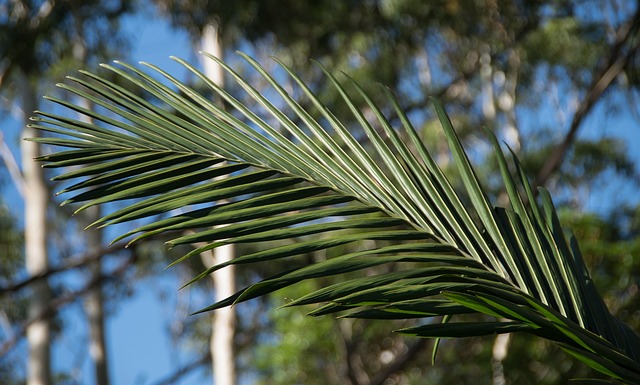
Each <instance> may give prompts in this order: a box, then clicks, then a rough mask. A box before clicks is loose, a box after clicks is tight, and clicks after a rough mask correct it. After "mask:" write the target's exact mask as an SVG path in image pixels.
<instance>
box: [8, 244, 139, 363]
mask: <svg viewBox="0 0 640 385" xmlns="http://www.w3.org/2000/svg"><path fill="white" fill-rule="evenodd" d="M136 260H137V255H136V253H131V255H130V256H129V257H128V258H127V259H126V260H125V261H124V262H122V263H121V264H120V266H118V267H117V268H116V269H114V270H113V271H111V272H109V273H108V274H102V275H99V276H96V277H94V278H93V279H92V280H90V281H89V282H87V284H86V285H85V286H84V287H83V288H81V289H80V290H76V291H71V292H68V293H65V294H63V295H61V296H59V297H57V298H54V299H53V300H51V301H50V302H49V305H48V306H47V308H46V309H44V310H43V311H42V312H40V313H39V314H36V315H34V316H33V317H30V318H28V319H26V320H25V321H23V322H22V323H21V324H20V325H19V326H18V329H17V331H16V332H15V333H14V336H15V337H14V338H11V339H9V340H6V341H4V343H3V344H2V345H0V357H1V356H3V355H5V354H6V353H7V352H8V351H9V350H11V349H12V348H13V346H15V344H16V343H17V342H18V341H19V340H20V338H21V337H22V336H24V334H25V332H26V330H27V328H28V327H29V325H31V324H33V323H34V322H37V321H39V320H42V319H46V318H49V317H52V316H53V315H54V314H55V313H56V312H57V311H59V310H60V309H61V308H62V307H63V306H65V305H67V304H69V303H72V302H74V301H75V300H77V299H78V298H80V297H82V296H84V295H85V294H87V293H88V292H90V291H91V290H92V289H93V288H95V287H97V286H98V285H101V284H103V283H104V282H105V281H108V280H113V279H114V278H115V277H118V276H120V275H122V274H124V272H125V271H126V270H127V269H128V268H129V267H130V266H131V265H133V264H134V263H135V261H136Z"/></svg>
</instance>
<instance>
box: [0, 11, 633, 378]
mask: <svg viewBox="0 0 640 385" xmlns="http://www.w3.org/2000/svg"><path fill="white" fill-rule="evenodd" d="M639 31H640V9H639V7H638V3H637V2H636V1H627V0H586V1H578V0H547V1H545V0H531V1H526V0H522V1H519V0H433V1H420V0H363V1H351V0H348V1H331V0H318V1H302V0H280V1H276V0H262V1H260V0H254V1H250V0H236V1H206V0H156V1H142V0H130V1H124V0H89V1H78V0H67V1H65V0H45V1H43V0H24V1H19V0H0V130H1V131H0V192H1V195H0V382H1V383H2V384H7V385H12V384H28V385H49V384H59V385H62V384H65V385H67V384H69V385H71V384H95V385H109V384H117V385H121V384H125V385H127V384H145V385H146V384H153V385H160V384H183V385H187V384H204V383H211V382H212V381H213V382H215V384H216V385H227V384H247V385H249V384H318V385H320V384H351V385H374V384H379V385H392V384H496V385H498V384H564V383H566V381H567V380H568V379H569V378H574V377H581V376H588V375H596V374H593V373H590V372H589V371H588V369H587V368H585V367H584V366H583V365H581V364H579V363H578V362H576V361H575V360H573V359H572V358H571V357H569V356H567V355H566V354H565V353H563V352H562V351H561V350H560V349H559V348H557V347H556V346H554V345H552V344H549V343H547V342H545V341H542V340H539V339H536V338H533V337H530V336H527V335H512V336H509V335H507V336H506V337H501V338H496V337H492V336H489V337H484V338H468V339H461V340H446V341H442V342H441V343H440V348H439V352H438V355H437V357H436V360H435V364H433V365H432V364H431V348H432V346H433V345H432V344H433V341H428V340H416V339H410V338H409V339H405V338H402V337H400V336H397V335H394V334H393V333H392V330H395V329H398V328H400V327H403V326H406V324H402V323H399V322H396V321H394V322H391V321H385V322H373V321H365V320H349V319H333V318H330V317H322V318H310V317H306V316H305V312H306V311H309V309H298V308H296V309H282V310H276V308H277V307H278V306H280V305H282V304H284V303H285V302H286V301H287V298H295V297H297V296H298V294H299V292H303V291H304V290H303V288H300V287H299V286H298V287H294V288H293V289H287V290H286V291H284V292H278V293H276V294H275V295H273V296H271V297H269V298H266V299H261V300H255V301H253V302H251V303H249V304H246V305H242V306H237V307H236V308H234V312H235V313H234V315H233V317H234V318H233V321H232V322H230V323H228V325H227V329H228V330H226V331H225V332H226V333H230V335H231V336H232V338H231V339H230V340H229V341H230V342H229V343H228V344H227V346H226V347H224V348H223V349H225V350H226V351H227V353H229V354H228V355H226V356H229V357H231V361H226V362H224V361H222V363H221V362H220V361H219V362H218V365H223V367H226V368H227V369H228V370H226V371H225V373H224V375H223V376H222V375H221V372H222V371H221V370H220V369H216V370H215V371H214V370H213V369H212V368H213V365H214V362H215V361H216V360H221V359H223V358H224V356H225V354H223V352H222V351H221V350H219V349H222V348H217V349H218V350H215V349H214V352H213V354H211V348H210V344H211V343H212V341H213V339H214V337H215V335H221V334H222V333H223V331H222V330H221V329H216V327H215V326H212V325H214V324H212V316H213V315H212V314H204V315H198V316H189V315H188V314H189V313H191V312H193V311H196V310H198V309H199V308H201V307H204V306H206V305H210V304H211V303H212V302H213V301H214V300H215V296H216V292H217V291H220V290H222V289H220V288H217V289H216V288H215V287H214V282H213V281H212V280H209V281H206V282H203V283H202V284H200V285H197V286H193V287H190V288H187V289H183V290H180V291H178V288H179V287H180V286H181V285H182V284H184V283H185V282H186V281H188V280H189V278H190V277H192V276H193V275H194V274H197V273H198V272H200V271H201V270H202V269H203V263H204V262H203V261H201V260H195V259H194V261H192V262H190V263H187V264H180V265H178V266H176V267H172V268H170V269H167V270H165V269H164V268H165V267H166V266H167V264H169V263H170V262H171V261H173V260H174V259H175V258H176V256H177V255H178V253H179V252H180V251H181V250H177V251H170V252H169V251H167V250H166V248H165V247H164V245H163V244H162V239H161V238H157V239H153V240H152V241H150V242H147V243H141V244H138V245H135V246H133V247H131V248H126V249H125V248H124V243H122V242H116V243H114V244H111V245H110V244H109V242H110V241H111V240H112V239H113V238H114V237H115V234H116V232H112V231H111V230H109V229H106V230H95V229H92V230H89V231H87V232H83V231H82V229H83V228H84V227H86V226H87V225H88V224H90V223H91V222H92V221H93V220H95V218H96V217H97V216H98V215H100V212H99V210H97V209H92V210H87V211H86V212H83V213H82V214H78V215H75V216H72V213H73V211H74V210H75V209H77V207H73V205H69V206H60V203H61V202H62V201H63V200H64V199H65V197H64V196H54V193H55V192H56V191H59V190H60V189H61V188H62V187H61V186H62V185H60V184H59V183H58V184H54V183H51V182H50V178H52V177H54V176H55V175H54V174H52V173H51V172H50V171H49V170H46V169H44V170H43V169H42V168H40V167H39V166H38V165H35V163H33V162H31V159H32V158H33V157H34V156H38V155H39V154H46V153H47V152H50V151H51V150H52V149H50V148H40V146H37V145H35V144H33V143H26V142H24V141H22V140H21V138H22V137H25V136H26V137H32V136H34V135H37V134H38V133H35V132H33V131H32V130H31V129H29V128H26V123H28V117H29V116H30V115H31V113H32V111H33V110H36V109H38V110H42V111H49V112H57V111H56V108H55V107H54V106H53V104H52V103H47V102H46V101H44V100H43V99H42V97H41V96H42V95H50V96H53V97H60V98H64V97H67V96H65V95H63V94H62V93H60V91H58V90H57V89H56V88H55V87H54V86H55V84H56V83H60V82H65V81H67V80H65V76H66V75H73V74H74V73H77V70H78V69H87V70H89V71H99V66H98V65H99V63H103V62H109V61H111V60H112V59H121V60H124V61H127V62H131V63H136V62H138V61H140V60H144V61H147V62H150V63H153V64H156V65H158V66H159V67H161V68H163V69H165V70H166V71H168V72H170V73H171V74H173V75H174V76H175V77H177V78H178V79H180V80H182V81H184V82H187V83H190V84H192V85H193V87H198V88H199V89H201V90H202V93H203V94H204V95H207V94H208V91H207V90H206V88H204V87H203V85H202V84H201V81H199V80H198V79H197V78H196V77H195V76H194V75H193V74H191V73H190V72H189V71H187V70H186V69H185V68H184V67H182V66H180V65H179V64H177V63H175V62H174V61H172V60H171V59H169V56H170V55H175V56H178V57H181V58H184V59H186V60H187V61H189V62H191V63H193V64H194V65H196V66H198V67H200V68H202V69H203V71H204V72H205V73H206V74H207V75H208V76H210V77H211V78H212V79H214V81H216V82H218V84H224V82H225V81H224V78H219V77H216V76H218V75H216V74H215V70H210V69H207V67H206V61H203V60H202V58H201V56H200V55H199V54H198V53H197V52H198V51H199V50H205V51H209V52H215V53H216V55H218V56H222V57H223V58H224V59H225V61H227V63H229V65H230V66H231V67H232V68H234V70H235V71H237V72H238V73H240V74H242V75H243V76H244V77H245V78H246V79H248V80H253V81H254V86H255V87H256V88H257V89H258V90H260V91H263V90H264V93H265V95H266V96H269V92H270V91H268V90H266V89H265V87H266V85H265V84H264V82H261V81H259V77H258V75H257V74H255V72H251V71H250V70H249V66H248V65H247V64H246V63H245V62H244V61H243V59H241V58H240V57H239V56H238V55H237V54H235V51H237V50H240V51H243V52H246V53H247V54H249V55H250V56H252V57H254V58H255V59H257V60H258V61H260V62H261V63H263V65H264V66H265V67H266V68H267V69H268V70H270V71H274V72H275V73H276V74H278V73H280V74H282V72H278V71H282V70H281V69H278V68H277V65H276V63H275V62H274V61H273V60H272V59H270V57H271V56H275V57H278V58H279V59H281V60H282V61H283V62H285V63H287V64H288V65H290V66H292V67H293V68H294V69H295V70H296V71H297V72H298V73H299V74H300V75H301V76H302V77H303V79H305V80H306V81H307V82H308V84H309V86H310V88H312V89H313V90H314V91H315V92H317V93H318V94H319V95H320V96H321V98H322V99H323V100H325V101H326V103H327V104H329V105H333V104H336V107H335V111H336V114H338V115H339V114H340V113H341V112H344V111H342V110H341V109H343V108H344V107H341V106H340V105H339V104H338V103H337V102H338V98H339V95H337V94H336V93H335V90H332V89H331V88H329V87H326V86H327V84H326V80H325V79H324V78H323V77H322V73H321V71H320V68H319V67H318V66H317V65H315V64H313V63H312V61H311V60H310V59H315V60H318V61H319V62H321V63H323V64H324V65H325V66H327V67H328V68H330V69H332V70H333V71H344V72H345V73H346V74H348V75H349V76H350V77H352V78H354V79H356V80H357V81H358V82H359V83H360V84H361V85H362V87H363V88H364V89H365V90H367V91H368V92H370V93H371V95H372V96H373V98H374V99H375V100H377V101H379V102H380V103H381V105H384V106H386V105H385V104H384V103H385V102H384V97H383V92H382V91H381V89H380V84H383V85H385V86H387V87H389V88H390V89H391V90H392V91H393V92H394V93H395V94H396V96H397V97H398V98H399V100H400V102H401V104H402V106H403V107H404V108H405V109H406V110H407V111H408V114H409V116H410V118H411V120H412V123H413V125H414V126H415V128H416V129H417V130H418V131H419V133H420V135H421V136H422V138H423V139H424V141H425V143H426V145H427V147H428V148H429V149H430V150H432V152H433V153H434V154H435V155H436V157H437V159H438V161H439V162H440V165H441V166H442V167H443V168H444V169H445V170H449V166H448V163H449V154H448V153H447V147H446V144H445V141H444V138H443V136H442V134H441V131H440V128H439V126H438V124H437V123H436V120H435V117H434V111H433V110H432V108H431V106H430V102H429V97H430V96H434V97H437V98H439V99H441V100H442V101H443V102H444V104H445V106H446V108H447V110H448V112H449V113H450V114H451V117H452V120H453V122H454V126H455V127H456V128H457V129H458V132H459V134H460V135H461V137H462V138H463V140H464V143H465V146H466V148H467V149H468V150H469V153H470V155H471V157H472V162H473V163H474V164H475V165H476V167H477V171H478V173H479V174H480V175H481V179H482V180H484V181H486V185H485V187H487V188H488V189H489V191H490V192H491V194H492V198H493V199H494V202H496V204H500V203H501V201H502V200H503V199H504V198H503V197H504V194H503V191H502V190H501V187H500V184H499V171H498V167H497V164H496V162H495V160H494V159H493V158H492V157H491V149H490V146H489V144H488V142H487V141H486V140H485V137H484V135H483V133H482V127H483V126H486V127H489V128H490V129H492V130H494V131H495V132H496V134H497V135H498V137H499V138H500V139H501V140H502V141H504V142H505V143H506V144H507V145H508V146H509V147H510V148H511V150H512V151H513V152H514V153H515V154H517V156H518V157H519V158H520V159H521V161H522V163H523V164H524V167H525V169H526V170H527V172H528V173H529V175H530V176H531V180H532V182H533V183H535V184H536V185H539V186H546V187H547V188H548V189H550V190H551V193H552V195H553V196H554V199H555V203H556V205H557V207H558V208H559V211H560V214H561V217H562V221H563V224H564V225H565V226H567V227H569V228H571V229H572V230H573V231H574V232H575V233H576V235H577V237H578V238H579V241H580V242H581V247H582V249H583V253H584V255H585V258H586V259H587V261H586V262H587V265H588V266H589V268H590V271H591V273H592V275H593V276H594V280H595V282H596V284H597V286H598V289H599V290H600V292H601V293H602V295H603V296H604V298H605V301H606V302H607V304H608V306H609V308H610V309H611V312H612V313H613V314H614V315H616V316H618V317H619V318H621V319H622V320H623V321H625V322H627V323H628V324H629V325H630V326H631V327H632V328H633V329H634V330H636V331H638V330H640V300H639V297H640V296H639V294H638V284H639V283H640V193H639V192H638V191H640V184H639V183H640V173H639V170H638V167H639V165H640V104H639V101H640V93H639V91H640V55H639V52H638V51H639V47H640V34H639ZM212 71H213V72H212ZM283 85H284V87H285V88H286V89H293V88H292V87H291V84H288V83H285V84H283ZM228 87H229V90H230V92H232V93H233V92H235V91H234V87H235V86H234V85H233V84H230V83H229V85H228ZM294 95H295V93H294ZM69 101H70V102H76V103H80V104H82V102H81V101H77V100H76V101H74V100H69ZM85 107H90V106H85ZM384 111H386V112H389V113H390V114H392V112H391V111H392V109H391V108H388V107H385V108H384ZM58 112H59V111H58ZM71 118H77V117H73V116H71ZM396 123H398V122H396ZM354 134H355V135H356V136H357V135H359V134H358V133H357V132H354ZM451 172H452V171H451ZM452 173H453V172H452ZM453 178H454V180H455V176H454V177H453ZM125 230H126V228H125ZM118 232H119V233H121V232H122V228H121V229H119V230H118ZM257 247H259V245H251V244H248V245H243V246H242V247H239V248H238V249H237V250H233V252H234V253H236V254H242V253H246V252H247V251H249V250H252V249H255V248H257ZM243 248H245V249H244V250H243ZM182 251H184V250H182ZM339 252H344V250H334V251H331V252H330V253H328V254H327V255H317V254H312V255H309V256H307V258H327V257H331V254H332V253H339ZM268 270H269V269H261V270H260V271H257V270H255V269H252V268H243V269H240V268H239V269H237V270H236V272H235V275H236V282H235V285H237V286H238V287H243V286H245V285H247V284H249V283H251V282H255V281H256V280H257V279H260V278H263V277H266V276H268V275H269V274H270V272H269V271H268ZM275 270H277V269H276V268H275V267H274V271H275ZM329 283H330V282H327V281H318V282H315V283H305V285H327V284H329ZM231 289H233V288H231ZM298 290H299V292H298ZM212 330H213V332H212ZM218 368H219V367H218ZM212 372H217V373H212ZM596 376H597V375H596ZM214 378H215V379H214Z"/></svg>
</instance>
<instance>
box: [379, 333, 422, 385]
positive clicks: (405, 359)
mask: <svg viewBox="0 0 640 385" xmlns="http://www.w3.org/2000/svg"><path fill="white" fill-rule="evenodd" d="M425 346H427V339H426V338H420V339H418V341H417V342H416V343H414V344H413V345H411V347H409V350H407V352H406V353H405V354H403V355H401V356H399V357H398V358H396V359H395V360H394V361H393V362H392V363H391V364H389V365H388V366H387V367H386V368H384V369H383V370H381V371H380V372H378V373H377V374H376V375H375V376H374V377H373V379H372V380H371V382H369V385H383V384H384V383H385V381H386V380H387V379H388V378H389V377H391V376H392V375H393V374H394V373H398V372H400V371H402V370H403V369H404V368H405V367H406V366H407V364H409V363H410V362H411V361H412V360H413V359H414V358H415V356H416V355H417V354H418V353H419V352H420V351H422V349H424V348H425Z"/></svg>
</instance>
